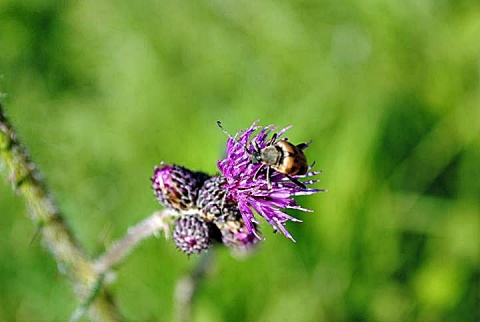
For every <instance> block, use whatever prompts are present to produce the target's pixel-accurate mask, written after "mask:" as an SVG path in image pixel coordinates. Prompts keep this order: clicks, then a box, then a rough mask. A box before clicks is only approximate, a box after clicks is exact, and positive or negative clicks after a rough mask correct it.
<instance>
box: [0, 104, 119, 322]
mask: <svg viewBox="0 0 480 322" xmlns="http://www.w3.org/2000/svg"><path fill="white" fill-rule="evenodd" d="M0 162H2V163H3V165H4V168H5V170H6V172H7V179H8V180H9V181H10V183H11V184H12V187H13V189H14V190H15V191H16V192H17V193H18V194H19V195H20V196H21V197H22V198H23V199H24V201H25V203H26V205H27V208H28V209H29V214H30V218H31V220H32V221H33V222H34V223H35V224H36V225H38V227H39V231H40V234H41V236H42V241H43V244H44V245H45V247H46V248H47V250H48V251H49V252H50V253H51V254H52V255H53V257H54V258H55V260H56V262H57V266H58V269H59V271H60V272H61V273H63V274H65V275H66V276H67V277H68V279H69V280H70V282H71V283H72V286H73V289H74V292H75V294H76V296H77V298H78V300H79V302H80V303H85V302H86V301H88V300H89V298H90V295H91V293H92V292H93V291H94V289H95V288H96V287H97V285H98V280H99V279H100V275H99V274H98V273H97V272H96V271H95V269H94V265H93V263H92V261H91V260H90V258H89V257H88V256H87V255H86V254H85V252H84V250H83V249H82V247H81V246H80V245H79V243H78V241H76V240H75V238H74V236H73V234H72V232H71V230H70V228H69V227H68V226H67V224H66V223H65V221H64V219H63V216H62V214H61V213H60V210H59V208H58V207H57V205H56V203H55V201H54V200H53V198H52V196H51V195H50V194H49V192H48V190H47V188H46V186H45V183H44V182H43V180H42V178H41V176H40V174H39V172H38V170H37V167H36V165H35V163H33V162H32V160H31V159H30V157H29V156H28V154H27V152H26V150H25V148H24V147H23V146H22V145H21V144H20V141H19V140H18V137H17V134H16V132H15V130H14V128H13V127H12V125H11V124H10V122H9V121H8V119H7V117H6V115H5V113H4V109H3V106H2V103H1V102H0ZM0 169H1V168H0ZM87 312H88V316H89V318H90V319H91V320H92V321H121V320H123V319H122V318H121V316H120V314H119V312H118V310H117V308H116V307H115V305H114V303H113V302H112V300H111V298H110V296H109V295H108V293H107V292H106V290H105V289H104V288H102V287H101V288H100V290H99V291H98V296H97V297H96V298H95V299H94V300H93V301H92V303H91V305H89V307H88V310H87Z"/></svg>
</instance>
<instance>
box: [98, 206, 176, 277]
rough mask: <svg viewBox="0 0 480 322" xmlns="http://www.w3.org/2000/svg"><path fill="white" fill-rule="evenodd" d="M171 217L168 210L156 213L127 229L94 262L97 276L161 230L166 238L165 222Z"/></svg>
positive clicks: (167, 230) (167, 231)
mask: <svg viewBox="0 0 480 322" xmlns="http://www.w3.org/2000/svg"><path fill="white" fill-rule="evenodd" d="M171 215H172V213H171V212H170V211H168V210H163V211H156V212H154V213H153V214H152V215H151V216H150V217H148V218H146V219H144V220H143V221H141V222H140V223H138V224H137V225H136V226H134V227H132V228H130V229H128V231H127V234H126V235H125V237H123V238H122V239H120V240H118V241H117V242H115V243H114V244H113V246H112V247H111V248H110V249H109V250H108V251H107V252H106V253H105V254H104V255H102V256H100V257H99V258H98V259H97V260H96V261H95V264H94V267H95V271H96V272H97V274H104V273H107V271H108V270H109V269H111V268H113V267H114V266H116V265H117V264H119V263H120V262H121V261H122V260H123V259H124V258H125V257H126V256H127V255H128V254H129V253H130V252H131V251H132V250H133V249H134V248H135V247H136V246H137V245H138V244H139V243H140V242H141V241H142V240H144V239H145V238H148V237H150V236H152V235H156V234H157V233H158V232H160V231H162V230H163V231H164V232H165V236H166V237H167V238H168V236H169V225H168V222H167V220H168V218H170V217H171Z"/></svg>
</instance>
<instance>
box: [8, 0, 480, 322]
mask: <svg viewBox="0 0 480 322" xmlns="http://www.w3.org/2000/svg"><path fill="white" fill-rule="evenodd" d="M479 15H480V5H479V4H478V2H476V1H466V0H465V1H443V2H415V1H409V2H397V1H386V2H378V1H353V0H352V1H347V2H343V3H338V2H335V1H321V2H315V1H280V2H276V1H270V0H262V1H257V2H252V3H248V2H234V1H200V2H196V3H183V2H173V1H172V2H169V1H144V2H142V3H141V4H139V3H137V2H128V1H121V2H115V3H114V2H110V1H95V2H93V1H83V2H82V1H81V2H61V1H47V0H44V1H37V2H36V3H31V2H27V1H18V0H16V1H13V0H3V1H2V2H1V3H0V30H1V32H0V53H1V54H0V75H1V79H0V91H1V92H2V93H5V94H7V96H6V98H5V99H4V100H5V101H6V103H7V109H8V112H9V115H10V117H11V119H12V122H13V123H14V124H15V126H16V127H17V129H18V131H19V133H20V136H21V138H22V140H23V142H24V143H25V144H27V145H28V147H29V150H30V152H31V154H32V156H33V158H34V160H36V161H37V162H38V164H39V167H40V169H41V170H42V172H43V174H44V176H45V177H46V179H47V182H48V183H49V185H50V187H51V189H52V190H53V192H54V194H55V196H56V198H57V200H58V202H59V204H60V205H61V207H62V209H63V210H64V212H65V214H66V217H67V219H68V222H69V224H70V225H71V227H72V229H74V231H75V233H76V234H77V237H78V239H79V240H80V241H81V242H82V243H83V244H84V245H85V247H86V248H87V250H88V251H89V252H90V253H91V254H92V256H93V255H95V254H99V253H100V252H102V251H103V250H104V248H105V247H106V246H108V245H109V244H110V243H111V242H112V241H113V240H114V239H116V238H118V237H120V236H121V235H122V234H123V233H124V232H125V231H126V229H127V228H128V226H129V225H132V224H134V223H136V222H138V221H139V220H141V219H142V218H144V217H145V216H147V215H149V214H150V213H151V212H153V211H154V210H156V209H157V208H158V207H159V206H158V204H157V203H156V201H155V200H154V198H153V194H152V192H151V188H150V183H149V177H150V176H151V174H152V171H153V166H154V165H155V164H158V163H159V162H160V161H161V160H164V161H166V162H170V163H178V164H181V165H184V166H187V167H189V168H192V169H199V170H203V171H207V172H210V173H214V172H215V171H217V170H216V165H215V162H216V160H217V159H219V158H221V157H222V154H223V153H224V143H225V136H224V135H223V134H222V133H221V131H219V129H218V128H217V127H216V125H215V121H216V120H222V121H223V123H224V125H225V127H226V128H227V129H228V130H229V131H230V132H235V131H236V130H238V129H241V128H246V127H247V126H249V125H250V124H251V122H252V121H253V120H255V119H260V120H261V121H262V123H263V124H267V123H273V124H277V125H279V126H285V125H288V124H292V125H294V128H293V129H292V130H291V131H290V132H289V135H288V137H289V139H290V140H292V141H294V142H301V141H307V140H309V139H312V140H313V141H314V144H313V145H312V147H311V148H309V149H308V150H307V156H308V158H309V159H310V160H312V161H313V160H316V162H317V166H316V167H317V168H319V169H323V170H324V172H325V173H324V174H323V175H322V176H321V179H322V182H321V183H320V184H319V185H318V186H319V187H324V188H328V189H329V192H328V193H327V194H320V195H316V196H314V197H310V198H303V199H301V202H302V204H303V205H304V206H306V207H308V208H311V209H314V210H315V212H314V213H313V214H297V215H298V216H299V217H301V218H302V219H303V220H304V222H303V223H301V224H294V223H292V224H290V225H289V226H288V228H289V229H290V230H291V231H292V232H293V234H294V236H295V237H296V239H297V243H296V244H293V243H291V242H290V241H289V240H287V239H285V238H283V237H282V236H280V235H273V234H272V233H271V229H269V228H268V227H267V226H266V224H264V225H262V226H263V227H262V228H263V231H264V234H265V235H266V237H267V241H266V242H265V243H263V244H262V245H261V247H260V249H259V251H258V252H257V253H256V254H255V255H254V256H252V257H251V258H249V259H247V260H244V261H237V260H235V259H232V257H230V255H229V254H228V252H227V251H220V252H219V253H218V255H217V263H216V265H215V269H214V271H213V272H212V274H211V276H210V277H209V279H208V280H206V281H205V282H204V283H203V284H202V286H201V289H200V292H199V296H198V298H197V301H196V305H195V308H194V316H195V320H197V321H365V320H368V321H478V320H480V309H479V307H480V268H479V267H480V247H479V246H478V245H480V213H479V210H480V207H479V200H480V198H479V197H480V183H479V182H480V180H479V178H480V168H479V166H478V165H479V164H480V138H479V127H480V92H479V70H480V42H478V39H479V38H480V20H479V19H478V17H479ZM0 205H1V207H0V209H1V214H0V215H1V216H0V218H1V221H0V223H1V225H0V236H1V237H0V242H1V244H2V247H1V248H0V249H1V252H0V263H1V264H0V285H2V292H1V293H0V320H5V321H26V320H38V321H64V320H66V319H67V318H68V317H69V315H70V314H71V312H72V311H73V310H74V308H75V301H74V298H73V295H72V292H71V290H70V289H69V287H68V283H67V282H66V281H65V280H64V279H63V277H62V276H60V275H59V274H58V273H57V270H56V266H55V263H54V262H53V260H52V259H51V258H49V257H48V255H47V254H46V253H45V252H44V251H43V250H42V249H41V246H40V245H39V242H38V240H37V241H36V242H34V243H33V244H31V245H29V241H30V239H31V238H32V236H33V234H34V232H35V227H33V226H32V224H31V223H30V222H29V220H28V218H27V216H25V211H26V210H25V209H24V206H23V203H22V200H19V198H18V197H16V196H15V195H14V194H13V193H12V192H11V190H10V188H9V187H8V185H7V184H3V185H0ZM195 261H196V259H195V258H190V259H188V258H186V256H184V255H183V254H180V253H179V252H177V251H176V250H175V248H174V246H173V244H172V243H165V242H164V241H163V239H158V240H155V239H151V240H148V241H146V242H145V243H144V244H142V245H141V247H140V248H139V249H138V250H137V251H135V252H134V253H133V254H132V255H131V256H130V257H129V258H128V260H127V261H126V262H125V263H124V264H123V265H122V266H121V267H120V268H119V270H118V278H117V281H116V282H115V284H113V289H114V294H115V297H116V299H117V301H118V303H119V306H120V307H121V310H122V311H123V312H124V314H125V315H126V316H127V317H128V318H130V319H132V320H162V321H169V320H171V318H172V305H173V303H172V294H173V287H174V283H175V281H176V279H177V278H178V277H179V276H180V275H182V274H183V273H185V272H187V271H188V270H189V268H190V267H192V266H193V265H194V264H195Z"/></svg>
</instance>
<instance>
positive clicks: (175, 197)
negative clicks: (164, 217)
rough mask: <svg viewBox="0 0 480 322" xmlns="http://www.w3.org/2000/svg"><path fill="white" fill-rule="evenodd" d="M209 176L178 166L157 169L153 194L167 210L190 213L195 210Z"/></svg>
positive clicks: (153, 180) (154, 175)
mask: <svg viewBox="0 0 480 322" xmlns="http://www.w3.org/2000/svg"><path fill="white" fill-rule="evenodd" d="M207 178H208V175H207V174H205V173H203V172H194V171H191V170H188V169H187V168H184V167H181V166H178V165H167V164H164V163H163V162H162V164H161V167H157V166H156V167H155V170H154V172H153V177H152V178H151V180H152V186H153V192H154V193H155V196H156V197H157V199H158V201H159V202H160V203H161V204H162V205H164V206H165V207H166V208H168V209H170V210H175V211H181V212H189V211H194V210H195V204H196V201H197V194H198V190H199V189H200V187H201V186H202V184H203V182H204V181H205V180H206V179H207Z"/></svg>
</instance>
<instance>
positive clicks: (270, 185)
mask: <svg viewBox="0 0 480 322" xmlns="http://www.w3.org/2000/svg"><path fill="white" fill-rule="evenodd" d="M270 168H271V167H268V168H267V187H268V189H272V182H271V181H270Z"/></svg>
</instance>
